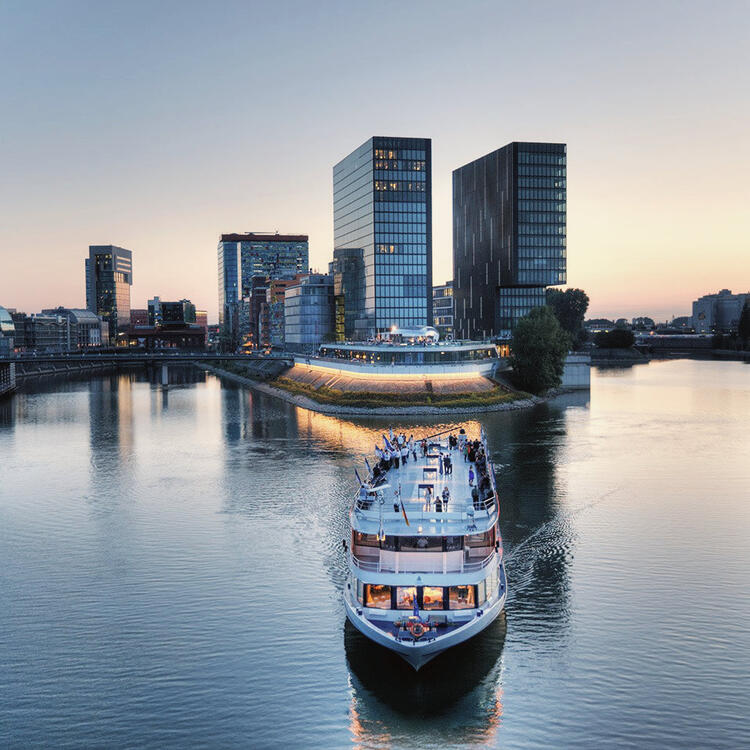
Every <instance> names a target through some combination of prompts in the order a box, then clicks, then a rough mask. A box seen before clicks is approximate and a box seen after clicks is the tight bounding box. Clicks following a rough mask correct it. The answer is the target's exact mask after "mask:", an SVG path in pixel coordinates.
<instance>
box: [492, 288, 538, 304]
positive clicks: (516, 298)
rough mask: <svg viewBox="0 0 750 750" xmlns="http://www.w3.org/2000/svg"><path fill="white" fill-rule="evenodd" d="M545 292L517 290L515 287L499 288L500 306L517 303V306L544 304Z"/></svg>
mask: <svg viewBox="0 0 750 750" xmlns="http://www.w3.org/2000/svg"><path fill="white" fill-rule="evenodd" d="M545 298H546V292H545V290H544V289H518V288H516V287H512V286H511V287H501V288H500V295H499V299H500V304H501V305H502V304H504V303H506V302H508V303H511V302H512V303H513V304H515V303H519V304H541V305H543V304H544V301H545Z"/></svg>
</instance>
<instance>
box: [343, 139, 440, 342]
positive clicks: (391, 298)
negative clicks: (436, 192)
mask: <svg viewBox="0 0 750 750" xmlns="http://www.w3.org/2000/svg"><path fill="white" fill-rule="evenodd" d="M333 232H334V249H335V250H343V249H349V250H352V249H360V250H361V251H362V261H363V271H364V282H363V286H364V305H363V309H362V310H361V311H360V312H358V314H357V317H356V319H355V320H354V323H353V330H354V335H353V336H352V338H355V339H367V338H371V337H374V336H377V335H378V334H380V333H384V332H386V331H388V330H390V329H391V327H393V326H394V325H395V326H399V327H402V328H409V327H415V326H424V325H427V324H428V323H429V322H431V321H432V294H431V289H432V143H431V141H430V139H429V138H385V137H379V136H375V137H372V138H370V139H368V140H367V141H365V142H364V143H363V144H362V145H361V146H360V147H359V148H357V149H355V150H354V151H353V152H352V153H351V154H349V156H347V157H346V158H345V159H343V160H342V161H340V162H339V163H338V164H336V166H335V167H334V168H333ZM360 283H362V282H360ZM344 315H345V317H346V313H344Z"/></svg>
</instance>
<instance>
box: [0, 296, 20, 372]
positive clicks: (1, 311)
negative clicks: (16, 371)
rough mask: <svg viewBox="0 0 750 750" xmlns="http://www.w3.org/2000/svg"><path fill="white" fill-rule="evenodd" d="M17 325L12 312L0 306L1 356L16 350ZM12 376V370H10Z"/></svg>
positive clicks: (6, 355)
mask: <svg viewBox="0 0 750 750" xmlns="http://www.w3.org/2000/svg"><path fill="white" fill-rule="evenodd" d="M15 336H16V327H15V325H14V323H13V318H12V317H11V314H10V313H9V312H8V311H7V310H6V309H5V308H4V307H0V357H8V356H10V355H11V354H13V352H14V351H15V343H14V341H15ZM8 378H10V371H8Z"/></svg>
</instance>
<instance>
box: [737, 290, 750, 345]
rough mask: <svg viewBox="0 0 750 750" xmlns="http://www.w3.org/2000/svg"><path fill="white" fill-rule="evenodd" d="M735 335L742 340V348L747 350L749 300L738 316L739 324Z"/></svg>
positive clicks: (749, 326) (749, 332)
mask: <svg viewBox="0 0 750 750" xmlns="http://www.w3.org/2000/svg"><path fill="white" fill-rule="evenodd" d="M737 333H738V334H739V337H740V339H742V346H743V347H744V348H747V341H748V339H750V300H746V301H745V304H744V305H743V307H742V313H741V314H740V322H739V323H738V324H737Z"/></svg>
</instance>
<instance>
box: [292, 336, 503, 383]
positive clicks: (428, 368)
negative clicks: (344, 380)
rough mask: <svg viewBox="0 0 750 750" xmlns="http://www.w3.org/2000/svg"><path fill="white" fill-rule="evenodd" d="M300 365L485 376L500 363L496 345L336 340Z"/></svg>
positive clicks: (384, 372) (376, 372) (380, 372)
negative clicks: (340, 341) (349, 341)
mask: <svg viewBox="0 0 750 750" xmlns="http://www.w3.org/2000/svg"><path fill="white" fill-rule="evenodd" d="M295 359H296V360H297V362H298V363H299V364H306V365H308V366H315V367H322V368H325V369H331V370H342V371H345V372H348V373H352V374H355V373H359V374H362V375H440V374H445V375H485V376H488V375H490V374H492V372H493V370H494V369H495V368H496V367H497V365H498V364H499V362H500V359H499V356H498V350H497V347H496V346H495V345H494V344H484V343H478V342H475V341H472V342H465V343H462V342H445V343H443V342H440V343H425V342H422V343H415V344H407V343H393V342H390V341H386V342H378V341H375V342H369V343H335V344H322V345H321V346H320V348H319V349H318V355H317V356H315V357H304V358H303V357H297V358H295Z"/></svg>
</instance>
